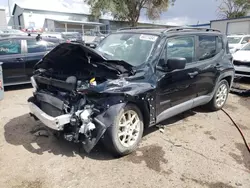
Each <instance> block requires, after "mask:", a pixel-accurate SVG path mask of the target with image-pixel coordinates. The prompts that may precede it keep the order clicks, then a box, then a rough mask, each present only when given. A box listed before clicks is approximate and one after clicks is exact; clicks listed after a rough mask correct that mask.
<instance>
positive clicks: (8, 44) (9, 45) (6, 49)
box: [0, 40, 21, 55]
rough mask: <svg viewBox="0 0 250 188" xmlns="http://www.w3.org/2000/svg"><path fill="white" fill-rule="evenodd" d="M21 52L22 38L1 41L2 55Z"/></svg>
mask: <svg viewBox="0 0 250 188" xmlns="http://www.w3.org/2000/svg"><path fill="white" fill-rule="evenodd" d="M20 53H21V41H20V40H2V41H0V55H11V54H20Z"/></svg>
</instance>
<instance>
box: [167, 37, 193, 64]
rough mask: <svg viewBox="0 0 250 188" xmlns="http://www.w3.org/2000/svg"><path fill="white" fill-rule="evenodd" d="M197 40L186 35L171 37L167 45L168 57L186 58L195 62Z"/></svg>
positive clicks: (190, 61)
mask: <svg viewBox="0 0 250 188" xmlns="http://www.w3.org/2000/svg"><path fill="white" fill-rule="evenodd" d="M194 54H195V42H194V37H192V36H186V37H180V38H173V39H169V40H168V42H167V46H166V57H167V59H170V58H176V57H177V58H178V57H182V58H186V60H187V63H192V62H194Z"/></svg>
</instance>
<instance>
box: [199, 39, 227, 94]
mask: <svg viewBox="0 0 250 188" xmlns="http://www.w3.org/2000/svg"><path fill="white" fill-rule="evenodd" d="M197 45H198V48H197V70H196V71H197V73H198V74H197V79H196V80H197V82H196V87H197V88H196V91H197V96H205V95H209V94H211V93H212V92H213V89H214V87H215V85H216V81H217V79H218V77H219V74H220V68H221V63H222V60H223V59H222V58H223V55H224V49H225V47H224V46H223V39H222V36H220V35H218V36H215V35H198V36H197Z"/></svg>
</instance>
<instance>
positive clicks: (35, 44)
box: [27, 40, 57, 53]
mask: <svg viewBox="0 0 250 188" xmlns="http://www.w3.org/2000/svg"><path fill="white" fill-rule="evenodd" d="M56 46H57V44H56V43H53V42H47V41H43V40H40V41H36V40H27V48H28V53H38V52H46V51H50V50H52V49H53V48H54V47H56Z"/></svg>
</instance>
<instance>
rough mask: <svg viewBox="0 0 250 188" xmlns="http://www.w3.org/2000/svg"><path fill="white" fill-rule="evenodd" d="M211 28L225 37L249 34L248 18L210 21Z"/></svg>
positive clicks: (249, 24) (249, 22) (249, 19)
mask: <svg viewBox="0 0 250 188" xmlns="http://www.w3.org/2000/svg"><path fill="white" fill-rule="evenodd" d="M210 24H211V28H214V29H219V30H220V31H221V32H222V33H225V34H227V35H232V34H250V16H245V17H241V18H236V19H221V20H212V21H211V22H210Z"/></svg>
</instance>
